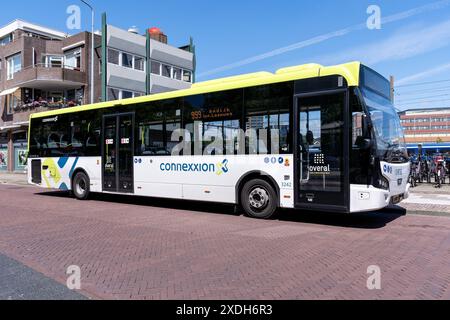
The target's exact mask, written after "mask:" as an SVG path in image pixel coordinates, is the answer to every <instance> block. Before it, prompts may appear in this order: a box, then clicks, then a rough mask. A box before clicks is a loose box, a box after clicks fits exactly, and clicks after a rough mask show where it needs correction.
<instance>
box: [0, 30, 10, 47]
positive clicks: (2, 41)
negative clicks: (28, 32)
mask: <svg viewBox="0 0 450 320" xmlns="http://www.w3.org/2000/svg"><path fill="white" fill-rule="evenodd" d="M12 41H13V34H12V33H10V34H8V35H7V36H5V37H3V38H0V46H5V45H7V44H8V43H10V42H12Z"/></svg>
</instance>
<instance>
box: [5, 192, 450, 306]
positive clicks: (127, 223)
mask: <svg viewBox="0 0 450 320" xmlns="http://www.w3.org/2000/svg"><path fill="white" fill-rule="evenodd" d="M0 195H1V199H2V206H1V208H0V253H2V254H5V255H7V256H8V257H10V258H12V259H15V260H17V261H19V262H21V263H23V264H24V265H26V266H28V267H31V268H32V269H34V270H36V271H38V272H41V273H43V274H45V275H46V276H47V277H49V278H52V279H54V280H56V281H58V282H60V283H62V284H64V283H65V282H66V275H65V271H66V268H67V267H68V266H70V265H78V266H80V267H81V269H82V291H81V293H82V294H84V295H86V296H88V297H90V298H94V299H130V298H131V299H363V298H369V299H372V298H374V299H398V298H404V299H450V263H449V261H450V218H448V217H430V216H419V215H403V214H401V213H399V212H398V211H389V210H388V211H384V212H382V213H372V214H359V215H353V216H342V215H329V214H328V215H324V214H311V213H304V214H301V213H296V212H292V211H286V212H283V213H282V215H281V217H280V219H279V220H276V221H259V220H252V219H248V218H245V217H241V216H238V215H235V214H233V213H232V208H229V207H226V206H218V205H212V204H199V203H186V202H179V201H163V200H150V199H142V198H130V197H117V196H114V197H110V196H104V195H97V196H95V198H94V199H93V200H91V201H88V202H80V201H76V200H74V199H71V198H70V197H68V196H67V195H66V194H64V193H45V192H43V191H42V190H39V189H35V188H30V187H23V186H7V185H1V186H0ZM369 265H378V266H380V267H381V270H382V290H379V291H369V290H368V289H367V288H366V281H367V274H366V271H367V267H368V266H369Z"/></svg>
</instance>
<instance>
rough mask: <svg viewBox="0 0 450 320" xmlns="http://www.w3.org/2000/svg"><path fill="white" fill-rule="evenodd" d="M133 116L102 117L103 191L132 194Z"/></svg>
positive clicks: (129, 114)
mask: <svg viewBox="0 0 450 320" xmlns="http://www.w3.org/2000/svg"><path fill="white" fill-rule="evenodd" d="M133 135H134V115H133V114H131V113H127V114H118V115H107V116H104V117H103V191H107V192H119V193H134V183H133V181H134V176H133V156H134V148H133V146H134V142H133V139H134V137H133Z"/></svg>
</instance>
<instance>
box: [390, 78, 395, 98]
mask: <svg viewBox="0 0 450 320" xmlns="http://www.w3.org/2000/svg"><path fill="white" fill-rule="evenodd" d="M390 82H391V102H392V104H394V102H395V78H394V76H391V77H390Z"/></svg>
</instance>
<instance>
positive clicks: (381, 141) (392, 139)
mask: <svg viewBox="0 0 450 320" xmlns="http://www.w3.org/2000/svg"><path fill="white" fill-rule="evenodd" d="M362 94H363V97H364V100H365V103H366V106H367V109H368V112H369V114H370V118H371V121H372V125H373V134H374V139H375V141H376V149H377V155H378V156H379V157H380V158H381V160H383V161H388V162H405V161H407V148H406V142H405V136H404V132H403V128H402V125H401V123H400V118H399V116H398V114H397V112H396V111H395V108H394V106H393V105H392V103H391V101H390V100H389V99H387V98H386V97H384V96H381V95H379V94H377V93H375V92H373V91H371V90H369V89H362Z"/></svg>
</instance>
